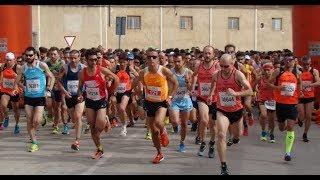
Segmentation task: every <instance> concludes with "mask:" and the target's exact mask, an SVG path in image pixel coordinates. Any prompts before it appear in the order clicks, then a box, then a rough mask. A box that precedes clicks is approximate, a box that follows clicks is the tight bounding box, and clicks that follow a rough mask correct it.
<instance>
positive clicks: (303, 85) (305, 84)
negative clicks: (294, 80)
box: [301, 81, 312, 92]
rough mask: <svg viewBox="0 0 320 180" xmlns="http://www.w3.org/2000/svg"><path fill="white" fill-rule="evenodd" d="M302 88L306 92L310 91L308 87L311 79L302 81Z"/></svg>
mask: <svg viewBox="0 0 320 180" xmlns="http://www.w3.org/2000/svg"><path fill="white" fill-rule="evenodd" d="M301 83H302V90H303V91H306V92H310V91H312V88H311V87H310V84H311V83H312V82H311V81H302V82H301Z"/></svg>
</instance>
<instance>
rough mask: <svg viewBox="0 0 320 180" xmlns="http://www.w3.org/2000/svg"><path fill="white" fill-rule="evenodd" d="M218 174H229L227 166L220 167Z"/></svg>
mask: <svg viewBox="0 0 320 180" xmlns="http://www.w3.org/2000/svg"><path fill="white" fill-rule="evenodd" d="M220 175H230V173H229V170H228V168H227V167H225V168H223V167H221V173H220Z"/></svg>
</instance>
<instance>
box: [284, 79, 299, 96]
mask: <svg viewBox="0 0 320 180" xmlns="http://www.w3.org/2000/svg"><path fill="white" fill-rule="evenodd" d="M281 85H282V86H284V87H285V88H284V90H281V95H282V96H293V94H294V92H295V90H296V84H295V83H288V82H283V83H282V84H281Z"/></svg>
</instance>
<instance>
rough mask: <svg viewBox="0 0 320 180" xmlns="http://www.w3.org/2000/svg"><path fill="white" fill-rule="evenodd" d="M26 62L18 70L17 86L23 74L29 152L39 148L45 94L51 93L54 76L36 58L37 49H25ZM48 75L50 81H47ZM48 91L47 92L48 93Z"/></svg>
mask: <svg viewBox="0 0 320 180" xmlns="http://www.w3.org/2000/svg"><path fill="white" fill-rule="evenodd" d="M25 54H26V64H25V65H24V66H23V67H22V68H21V69H19V70H18V72H17V79H16V81H15V88H17V87H18V83H19V82H20V80H21V78H22V76H23V77H24V80H25V85H26V87H25V91H24V103H25V111H26V115H27V128H28V134H29V136H30V139H31V144H30V146H29V148H28V151H29V152H34V151H38V150H39V146H38V141H37V138H36V135H35V132H36V129H37V128H38V126H39V124H40V121H41V118H42V114H43V111H44V106H45V103H46V102H45V101H46V99H45V96H46V94H48V93H50V92H51V90H52V88H53V85H54V76H53V74H52V73H51V71H50V70H49V67H48V65H47V64H46V63H44V62H40V61H39V60H35V54H36V50H35V49H34V48H33V47H28V48H27V49H26V50H25ZM46 76H47V77H48V81H46ZM46 92H47V93H46Z"/></svg>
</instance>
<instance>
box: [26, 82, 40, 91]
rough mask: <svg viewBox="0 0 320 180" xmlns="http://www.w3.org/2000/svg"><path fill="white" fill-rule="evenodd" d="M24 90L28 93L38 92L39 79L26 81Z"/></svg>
mask: <svg viewBox="0 0 320 180" xmlns="http://www.w3.org/2000/svg"><path fill="white" fill-rule="evenodd" d="M26 85H27V86H26V88H27V91H28V92H38V91H39V90H40V80H39V79H29V80H26Z"/></svg>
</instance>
